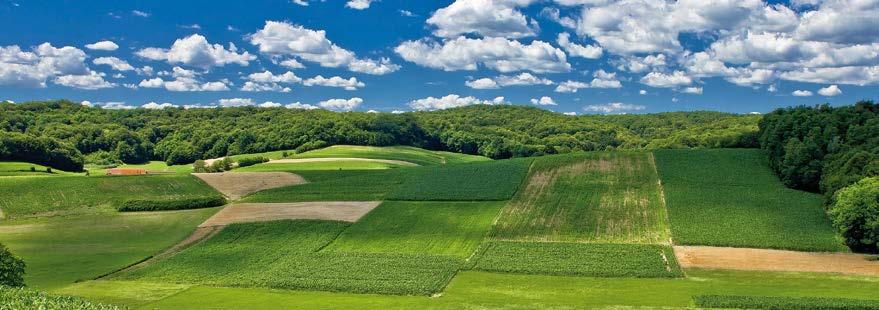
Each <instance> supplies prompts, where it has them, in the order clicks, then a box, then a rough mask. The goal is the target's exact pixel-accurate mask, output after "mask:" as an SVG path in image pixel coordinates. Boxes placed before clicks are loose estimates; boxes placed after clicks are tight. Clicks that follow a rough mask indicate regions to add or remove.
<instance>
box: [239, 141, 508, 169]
mask: <svg viewBox="0 0 879 310" xmlns="http://www.w3.org/2000/svg"><path fill="white" fill-rule="evenodd" d="M284 152H287V154H288V156H287V158H343V157H349V158H371V159H390V160H402V161H408V162H411V163H414V164H418V165H422V166H428V165H438V164H456V163H467V162H474V161H488V160H491V159H489V158H487V157H483V156H478V155H467V154H459V153H452V152H443V151H430V150H425V149H420V148H416V147H411V146H384V147H379V146H359V145H334V146H330V147H327V148H322V149H317V150H313V151H308V152H304V153H300V154H295V152H293V151H292V150H289V151H273V152H265V153H256V154H243V155H234V156H229V157H230V158H232V159H238V158H243V157H256V156H262V157H265V158H268V159H281V158H283V157H282V155H283V153H284Z"/></svg>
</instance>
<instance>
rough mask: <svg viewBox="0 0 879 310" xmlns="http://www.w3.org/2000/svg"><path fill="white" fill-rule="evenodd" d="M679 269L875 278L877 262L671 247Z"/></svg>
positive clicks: (831, 256)
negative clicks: (844, 275) (852, 275)
mask: <svg viewBox="0 0 879 310" xmlns="http://www.w3.org/2000/svg"><path fill="white" fill-rule="evenodd" d="M674 250H675V256H677V258H678V261H679V262H680V264H681V267H684V268H706V269H734V270H771V271H802V272H832V273H844V274H857V275H869V276H879V261H870V260H867V257H866V256H865V255H862V254H851V253H816V252H796V251H782V250H765V249H747V248H724V247H703V246H675V247H674Z"/></svg>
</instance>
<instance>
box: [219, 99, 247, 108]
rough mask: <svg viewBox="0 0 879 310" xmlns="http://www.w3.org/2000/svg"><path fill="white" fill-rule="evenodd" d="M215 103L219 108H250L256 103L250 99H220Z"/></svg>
mask: <svg viewBox="0 0 879 310" xmlns="http://www.w3.org/2000/svg"><path fill="white" fill-rule="evenodd" d="M217 103H218V104H219V105H220V106H221V107H245V106H252V105H255V104H256V103H254V102H253V99H250V98H229V99H220V100H219V101H217Z"/></svg>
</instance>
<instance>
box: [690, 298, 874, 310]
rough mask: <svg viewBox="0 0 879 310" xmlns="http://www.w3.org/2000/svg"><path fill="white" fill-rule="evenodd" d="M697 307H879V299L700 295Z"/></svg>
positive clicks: (829, 309)
mask: <svg viewBox="0 0 879 310" xmlns="http://www.w3.org/2000/svg"><path fill="white" fill-rule="evenodd" d="M693 300H694V301H695V302H696V306H697V307H704V308H730V309H822V310H823V309H827V310H831V309H846V310H849V309H852V310H854V309H879V300H859V299H848V298H825V297H768V296H724V295H699V296H696V297H694V298H693Z"/></svg>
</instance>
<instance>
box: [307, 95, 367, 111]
mask: <svg viewBox="0 0 879 310" xmlns="http://www.w3.org/2000/svg"><path fill="white" fill-rule="evenodd" d="M361 104H363V99H361V98H359V97H353V98H351V99H330V100H325V101H321V102H319V103H318V104H317V105H318V106H320V107H321V108H324V109H327V110H336V111H351V110H354V109H356V108H357V107H359V106H360V105H361Z"/></svg>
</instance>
